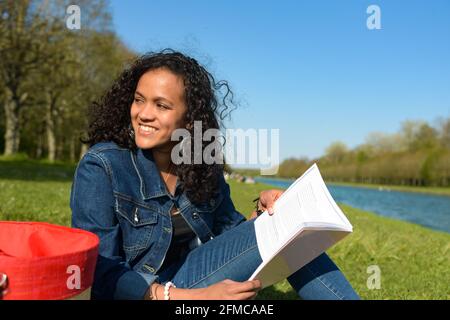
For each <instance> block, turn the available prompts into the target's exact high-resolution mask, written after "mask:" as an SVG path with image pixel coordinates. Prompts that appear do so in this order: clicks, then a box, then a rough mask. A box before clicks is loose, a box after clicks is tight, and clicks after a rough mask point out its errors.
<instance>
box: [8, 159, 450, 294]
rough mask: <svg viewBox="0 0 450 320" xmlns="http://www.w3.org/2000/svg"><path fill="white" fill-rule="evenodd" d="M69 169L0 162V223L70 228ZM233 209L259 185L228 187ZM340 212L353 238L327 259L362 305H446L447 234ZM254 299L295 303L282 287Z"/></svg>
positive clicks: (248, 204)
mask: <svg viewBox="0 0 450 320" xmlns="http://www.w3.org/2000/svg"><path fill="white" fill-rule="evenodd" d="M73 172H74V166H72V165H66V164H57V165H50V164H47V163H45V162H39V161H29V160H23V161H7V160H1V159H0V220H18V221H25V220H28V221H30V220H33V221H46V222H51V223H56V224H61V225H70V208H69V195H70V187H71V181H72V177H73ZM229 183H230V186H231V191H232V198H233V200H234V203H235V205H236V208H237V209H238V210H239V211H241V212H242V213H244V214H245V215H249V214H250V213H251V211H252V210H253V202H252V200H253V199H254V198H255V197H256V196H257V195H258V193H259V191H261V190H264V189H267V188H271V187H269V186H266V185H263V184H254V185H250V184H243V183H238V182H235V181H230V182H229ZM341 208H342V209H343V211H344V212H345V214H346V215H347V217H348V218H349V220H350V221H351V223H352V224H353V227H354V232H353V233H352V234H351V235H349V236H348V237H346V238H345V239H344V240H342V241H341V242H339V243H338V244H337V245H336V246H335V247H333V248H331V249H330V250H329V251H328V253H329V255H330V256H331V257H332V259H333V260H334V261H335V262H336V264H337V265H338V266H339V267H340V268H341V270H342V271H343V272H344V274H345V275H346V276H347V278H348V279H349V280H350V282H351V283H352V285H353V286H354V288H355V289H356V291H357V292H358V293H359V294H360V295H361V297H362V298H363V299H450V289H449V283H450V274H449V270H450V234H448V233H443V232H437V231H433V230H429V229H426V228H423V227H420V226H417V225H414V224H411V223H407V222H401V221H396V220H392V219H388V218H385V217H380V216H377V215H375V214H372V213H369V212H364V211H361V210H358V209H354V208H351V207H348V206H344V205H342V206H341ZM371 265H377V266H378V267H379V268H380V270H381V289H379V290H376V289H374V290H369V289H368V288H367V285H366V283H367V279H368V277H369V276H370V274H368V273H367V268H368V267H369V266H371ZM258 298H259V299H296V298H297V297H296V295H295V293H294V292H293V291H292V289H291V288H290V286H289V284H288V283H287V282H286V281H283V282H280V283H278V284H276V285H274V286H272V287H269V288H266V289H264V290H262V291H261V292H260V294H259V295H258Z"/></svg>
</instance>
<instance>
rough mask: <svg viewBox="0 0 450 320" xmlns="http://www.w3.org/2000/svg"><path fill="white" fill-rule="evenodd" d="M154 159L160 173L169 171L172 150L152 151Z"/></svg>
mask: <svg viewBox="0 0 450 320" xmlns="http://www.w3.org/2000/svg"><path fill="white" fill-rule="evenodd" d="M152 154H153V159H154V160H155V163H156V166H157V167H158V169H159V170H160V171H168V170H169V165H170V163H171V159H170V154H171V150H161V149H157V148H154V149H152Z"/></svg>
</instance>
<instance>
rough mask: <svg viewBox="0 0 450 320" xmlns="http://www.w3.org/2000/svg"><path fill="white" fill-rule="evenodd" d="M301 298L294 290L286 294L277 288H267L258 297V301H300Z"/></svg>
mask: <svg viewBox="0 0 450 320" xmlns="http://www.w3.org/2000/svg"><path fill="white" fill-rule="evenodd" d="M298 299H299V296H298V295H297V294H296V293H295V291H294V290H289V291H287V292H284V291H282V290H279V289H277V288H276V287H275V286H270V287H267V288H265V289H263V290H261V291H260V292H259V293H258V295H257V296H256V300H298Z"/></svg>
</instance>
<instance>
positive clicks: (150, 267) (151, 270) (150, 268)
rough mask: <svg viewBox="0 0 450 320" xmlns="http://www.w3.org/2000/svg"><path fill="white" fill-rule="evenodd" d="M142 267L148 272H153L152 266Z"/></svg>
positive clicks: (145, 265)
mask: <svg viewBox="0 0 450 320" xmlns="http://www.w3.org/2000/svg"><path fill="white" fill-rule="evenodd" d="M144 267H145V268H146V269H147V270H148V271H150V272H155V269H154V268H153V267H152V266H149V265H148V264H144Z"/></svg>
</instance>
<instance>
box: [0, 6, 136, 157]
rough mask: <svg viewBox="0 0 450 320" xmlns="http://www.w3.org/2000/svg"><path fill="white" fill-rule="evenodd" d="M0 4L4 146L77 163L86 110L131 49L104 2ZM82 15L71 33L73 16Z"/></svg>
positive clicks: (129, 57)
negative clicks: (114, 26)
mask: <svg viewBox="0 0 450 320" xmlns="http://www.w3.org/2000/svg"><path fill="white" fill-rule="evenodd" d="M73 3H74V1H65V0H52V1H35V0H15V1H13V0H6V1H0V107H1V108H0V134H1V135H2V136H3V137H4V139H1V138H0V150H4V152H3V154H4V155H6V156H10V155H14V154H17V153H19V152H21V153H26V154H27V155H28V156H30V157H34V158H44V157H45V158H48V159H49V160H50V161H54V160H56V159H60V160H69V159H70V160H72V161H75V160H77V159H78V158H79V157H80V155H81V154H82V153H83V152H84V150H85V145H82V144H81V143H80V142H79V139H80V137H81V135H82V134H83V133H84V131H85V128H86V122H87V108H88V106H89V105H90V104H91V103H92V101H94V100H96V99H97V98H98V97H99V96H100V95H101V94H102V92H103V91H104V90H105V89H106V88H107V87H108V86H109V85H110V84H111V83H112V81H113V80H114V79H115V78H116V77H117V75H118V73H119V72H120V71H121V70H122V69H123V67H124V65H125V64H126V63H127V62H129V61H131V60H132V59H133V58H134V56H135V55H134V53H133V52H131V51H130V50H129V49H128V48H127V47H126V46H124V45H123V44H122V42H121V41H120V40H119V38H118V37H117V35H116V34H115V33H114V32H113V31H112V19H111V15H110V13H109V10H108V6H107V3H105V2H104V1H102V0H93V1H91V0H80V1H75V3H76V4H77V5H78V8H79V9H80V11H79V13H80V15H79V16H78V17H72V16H70V15H68V13H67V8H69V6H70V5H71V4H73ZM76 18H80V19H81V20H80V23H79V26H80V29H74V30H71V29H70V28H69V27H68V23H67V22H68V19H76Z"/></svg>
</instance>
